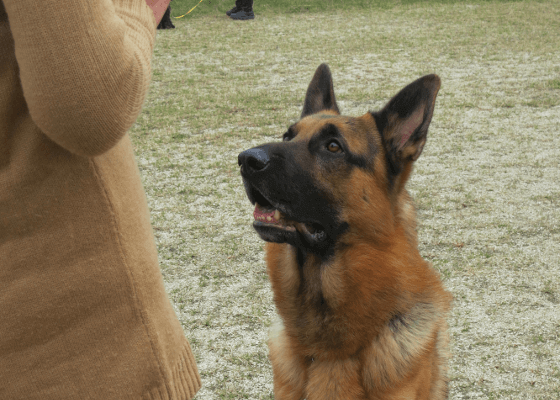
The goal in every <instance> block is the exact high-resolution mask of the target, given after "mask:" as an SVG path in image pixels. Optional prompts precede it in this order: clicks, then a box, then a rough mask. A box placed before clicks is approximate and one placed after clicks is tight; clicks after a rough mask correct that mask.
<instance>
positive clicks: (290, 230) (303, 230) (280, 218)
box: [252, 190, 327, 243]
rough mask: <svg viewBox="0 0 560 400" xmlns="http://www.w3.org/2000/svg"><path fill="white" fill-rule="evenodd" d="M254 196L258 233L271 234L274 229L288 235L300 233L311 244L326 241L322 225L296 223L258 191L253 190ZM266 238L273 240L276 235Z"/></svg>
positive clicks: (254, 214) (255, 225)
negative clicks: (265, 232)
mask: <svg viewBox="0 0 560 400" xmlns="http://www.w3.org/2000/svg"><path fill="white" fill-rule="evenodd" d="M252 195H253V196H254V197H256V199H255V200H256V201H255V211H253V217H254V218H255V222H253V226H254V227H255V229H256V230H257V231H259V233H261V232H262V233H264V232H263V231H267V232H270V231H271V229H270V228H272V229H274V230H279V231H282V232H285V233H286V234H288V235H289V234H296V232H299V233H300V234H301V235H303V236H304V237H305V239H306V240H307V241H308V242H310V243H313V242H315V243H317V242H321V241H323V240H325V239H326V237H327V235H326V233H325V230H324V228H323V227H322V226H321V225H320V224H317V223H314V222H298V221H294V220H293V219H291V218H290V217H289V216H288V215H287V214H286V213H285V212H282V211H280V210H279V209H278V208H280V207H281V206H280V205H279V206H278V207H274V206H273V205H272V204H270V202H268V200H266V199H265V198H264V197H263V196H262V195H261V194H260V193H259V192H258V191H256V190H253V193H252ZM282 208H283V207H282ZM261 236H262V235H261ZM265 236H266V237H270V238H272V237H274V236H275V235H274V234H272V233H271V234H266V235H265ZM281 236H284V235H281ZM263 238H264V237H263ZM265 240H267V239H265ZM270 241H275V240H270Z"/></svg>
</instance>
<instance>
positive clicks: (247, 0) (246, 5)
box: [235, 0, 253, 11]
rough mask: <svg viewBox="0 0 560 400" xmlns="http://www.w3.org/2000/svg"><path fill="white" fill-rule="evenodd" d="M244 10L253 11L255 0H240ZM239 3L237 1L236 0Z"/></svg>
mask: <svg viewBox="0 0 560 400" xmlns="http://www.w3.org/2000/svg"><path fill="white" fill-rule="evenodd" d="M239 2H240V3H241V8H242V9H243V11H253V0H239ZM235 4H236V5H237V1H236V2H235Z"/></svg>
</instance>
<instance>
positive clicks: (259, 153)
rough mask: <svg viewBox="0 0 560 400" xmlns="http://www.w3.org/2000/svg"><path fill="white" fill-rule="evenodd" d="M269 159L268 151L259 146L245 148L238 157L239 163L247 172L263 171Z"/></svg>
mask: <svg viewBox="0 0 560 400" xmlns="http://www.w3.org/2000/svg"><path fill="white" fill-rule="evenodd" d="M269 161H270V158H268V154H267V153H266V151H264V150H263V149H259V148H258V147H255V148H252V149H249V150H245V151H244V152H242V153H240V154H239V156H238V157H237V163H238V164H239V166H243V168H245V170H246V172H255V171H261V170H263V169H265V168H266V166H267V165H268V162H269Z"/></svg>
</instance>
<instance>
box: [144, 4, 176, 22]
mask: <svg viewBox="0 0 560 400" xmlns="http://www.w3.org/2000/svg"><path fill="white" fill-rule="evenodd" d="M170 2H171V0H146V3H147V4H148V7H150V8H151V9H152V11H153V12H154V17H155V19H156V22H157V23H158V24H159V23H160V21H161V19H162V18H163V14H165V10H167V7H168V6H169V3H170Z"/></svg>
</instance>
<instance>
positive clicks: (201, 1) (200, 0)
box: [173, 0, 202, 18]
mask: <svg viewBox="0 0 560 400" xmlns="http://www.w3.org/2000/svg"><path fill="white" fill-rule="evenodd" d="M200 3H202V0H200V1H199V2H198V4H200ZM198 4H197V5H196V6H194V7H193V8H191V9H190V10H189V12H188V13H187V14H190V12H191V11H192V10H194V9H195V8H196V7H197V6H198ZM187 14H183V15H181V16H180V17H173V18H183V17H184V16H185V15H187Z"/></svg>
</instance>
